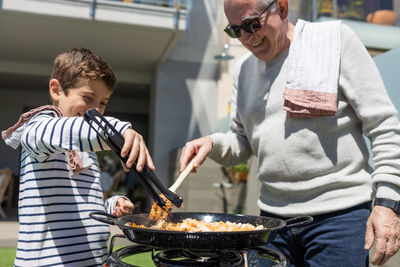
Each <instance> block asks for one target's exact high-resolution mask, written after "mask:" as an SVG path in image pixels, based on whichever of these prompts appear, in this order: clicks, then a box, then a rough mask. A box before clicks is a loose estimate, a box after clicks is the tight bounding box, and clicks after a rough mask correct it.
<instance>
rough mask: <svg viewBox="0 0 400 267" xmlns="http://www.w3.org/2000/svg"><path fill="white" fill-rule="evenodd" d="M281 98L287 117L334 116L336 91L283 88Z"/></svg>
mask: <svg viewBox="0 0 400 267" xmlns="http://www.w3.org/2000/svg"><path fill="white" fill-rule="evenodd" d="M283 98H284V99H285V102H284V105H283V109H284V110H286V111H287V117H288V118H312V117H321V116H334V115H335V114H336V112H337V93H326V92H318V91H314V90H299V89H292V88H285V92H284V94H283Z"/></svg>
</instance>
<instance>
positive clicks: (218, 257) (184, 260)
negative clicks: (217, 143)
mask: <svg viewBox="0 0 400 267" xmlns="http://www.w3.org/2000/svg"><path fill="white" fill-rule="evenodd" d="M116 237H123V235H122V236H121V235H114V236H113V237H112V238H111V243H110V248H109V249H110V253H109V256H108V259H107V264H106V266H109V267H132V266H133V267H138V266H136V265H130V264H127V263H125V262H123V261H122V260H123V259H124V258H126V257H129V256H132V255H137V254H141V253H148V252H151V258H152V260H153V262H154V264H155V265H156V266H157V267H187V266H197V267H201V266H207V267H208V266H213V267H216V266H217V267H261V266H263V267H268V266H271V267H285V266H287V260H286V258H285V256H283V254H282V253H280V252H278V251H275V250H271V249H268V248H265V247H254V248H249V249H244V250H234V249H222V250H187V249H165V250H163V249H161V248H155V247H150V246H144V245H138V244H135V245H130V246H126V247H123V248H121V249H118V250H115V251H113V247H114V240H115V238H116ZM111 251H113V252H111ZM149 260H151V259H150V255H149Z"/></svg>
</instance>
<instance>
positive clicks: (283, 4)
mask: <svg viewBox="0 0 400 267" xmlns="http://www.w3.org/2000/svg"><path fill="white" fill-rule="evenodd" d="M277 5H278V8H279V11H280V14H281V17H282V20H286V19H287V18H288V16H289V2H288V0H278V1H277Z"/></svg>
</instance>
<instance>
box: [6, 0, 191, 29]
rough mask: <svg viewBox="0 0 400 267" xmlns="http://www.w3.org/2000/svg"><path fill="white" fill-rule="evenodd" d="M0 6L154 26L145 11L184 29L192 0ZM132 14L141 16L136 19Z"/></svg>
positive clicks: (35, 0) (73, 0)
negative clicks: (169, 20) (168, 19)
mask: <svg viewBox="0 0 400 267" xmlns="http://www.w3.org/2000/svg"><path fill="white" fill-rule="evenodd" d="M0 8H3V9H7V10H15V11H22V12H30V13H40V14H48V15H58V16H68V17H76V18H89V19H93V20H109V21H115V22H122V23H123V22H126V23H136V22H138V23H139V24H146V25H148V26H154V25H152V23H151V22H150V23H149V19H146V18H143V16H144V14H148V15H150V14H152V15H155V16H158V17H159V21H160V22H162V19H163V18H165V17H166V16H170V17H172V18H173V19H174V22H173V27H174V28H176V29H180V30H182V29H183V30H184V29H187V27H188V25H189V14H190V11H191V9H192V0H0ZM139 13H142V14H139ZM118 14H119V15H118ZM130 14H131V15H130ZM132 14H135V15H136V18H139V17H140V19H138V20H134V19H133V18H132V17H133V15H132ZM157 14H158V15H157ZM140 21H142V23H141V22H140ZM167 24H169V23H167ZM182 25H183V26H182Z"/></svg>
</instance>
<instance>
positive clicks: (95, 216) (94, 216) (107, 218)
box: [89, 211, 118, 225]
mask: <svg viewBox="0 0 400 267" xmlns="http://www.w3.org/2000/svg"><path fill="white" fill-rule="evenodd" d="M89 216H90V218H92V219H95V220H96V221H99V222H103V223H106V224H109V225H115V220H116V219H117V218H118V217H117V216H114V215H112V214H108V213H106V212H104V211H94V212H91V213H89ZM99 216H104V217H105V218H102V217H99Z"/></svg>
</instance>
